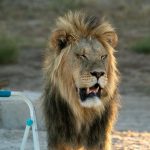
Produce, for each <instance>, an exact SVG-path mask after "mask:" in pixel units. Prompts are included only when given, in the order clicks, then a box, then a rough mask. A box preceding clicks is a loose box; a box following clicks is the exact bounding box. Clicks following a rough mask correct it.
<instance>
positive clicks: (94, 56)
mask: <svg viewBox="0 0 150 150" xmlns="http://www.w3.org/2000/svg"><path fill="white" fill-rule="evenodd" d="M68 58H69V60H68V61H69V63H70V69H71V70H72V71H71V70H70V71H71V72H72V76H73V79H74V84H75V87H76V91H75V92H76V93H77V95H78V97H79V99H80V102H81V104H82V105H83V106H85V107H91V106H97V105H100V104H101V100H102V97H103V95H104V92H103V89H104V88H105V86H106V85H107V67H108V53H107V51H106V49H105V48H104V47H103V45H102V44H101V43H100V42H99V41H97V40H96V39H90V38H89V39H88V38H83V39H81V40H80V41H79V42H78V43H77V44H75V45H74V46H73V47H72V50H71V54H70V57H68Z"/></svg>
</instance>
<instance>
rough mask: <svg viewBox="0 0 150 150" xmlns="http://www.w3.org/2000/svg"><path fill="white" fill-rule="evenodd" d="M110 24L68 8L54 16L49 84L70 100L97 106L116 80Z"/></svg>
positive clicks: (109, 94) (48, 59)
mask: <svg viewBox="0 0 150 150" xmlns="http://www.w3.org/2000/svg"><path fill="white" fill-rule="evenodd" d="M117 41H118V38H117V35H116V33H115V30H114V29H113V27H112V26H111V25H110V24H109V23H108V22H105V21H100V20H99V19H98V18H97V17H94V16H87V15H85V14H84V13H81V12H75V13H72V12H69V13H68V14H66V15H65V16H64V17H60V18H58V20H57V23H56V28H55V29H54V30H53V32H52V34H51V38H50V49H48V50H47V53H46V61H45V70H46V73H47V78H48V79H49V80H50V82H51V86H55V87H56V88H57V89H58V91H56V92H60V94H61V96H62V97H63V98H64V99H65V100H66V101H67V102H68V103H70V104H73V103H74V104H75V105H76V104H79V105H81V106H83V107H98V106H100V105H104V104H105V103H107V101H109V99H110V98H111V97H112V96H113V94H114V92H115V91H116V86H117V82H118V77H117V68H116V62H115V57H114V55H113V53H114V47H115V46H116V45H117Z"/></svg>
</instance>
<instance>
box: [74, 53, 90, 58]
mask: <svg viewBox="0 0 150 150" xmlns="http://www.w3.org/2000/svg"><path fill="white" fill-rule="evenodd" d="M76 56H77V58H81V59H88V58H87V56H86V55H84V54H82V55H80V54H76Z"/></svg>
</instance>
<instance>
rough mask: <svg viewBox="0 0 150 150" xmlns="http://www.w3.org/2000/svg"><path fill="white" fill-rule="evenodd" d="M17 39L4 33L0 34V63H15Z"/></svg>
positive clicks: (17, 51)
mask: <svg viewBox="0 0 150 150" xmlns="http://www.w3.org/2000/svg"><path fill="white" fill-rule="evenodd" d="M18 53H19V48H18V43H17V39H16V38H13V37H9V36H6V35H1V36H0V64H7V63H15V62H17V59H18Z"/></svg>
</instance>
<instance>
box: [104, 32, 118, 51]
mask: <svg viewBox="0 0 150 150" xmlns="http://www.w3.org/2000/svg"><path fill="white" fill-rule="evenodd" d="M102 39H103V40H104V41H106V42H108V43H109V44H110V45H111V46H112V47H113V48H114V47H116V46H117V44H118V36H117V34H116V33H115V32H106V33H104V34H103V35H102Z"/></svg>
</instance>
